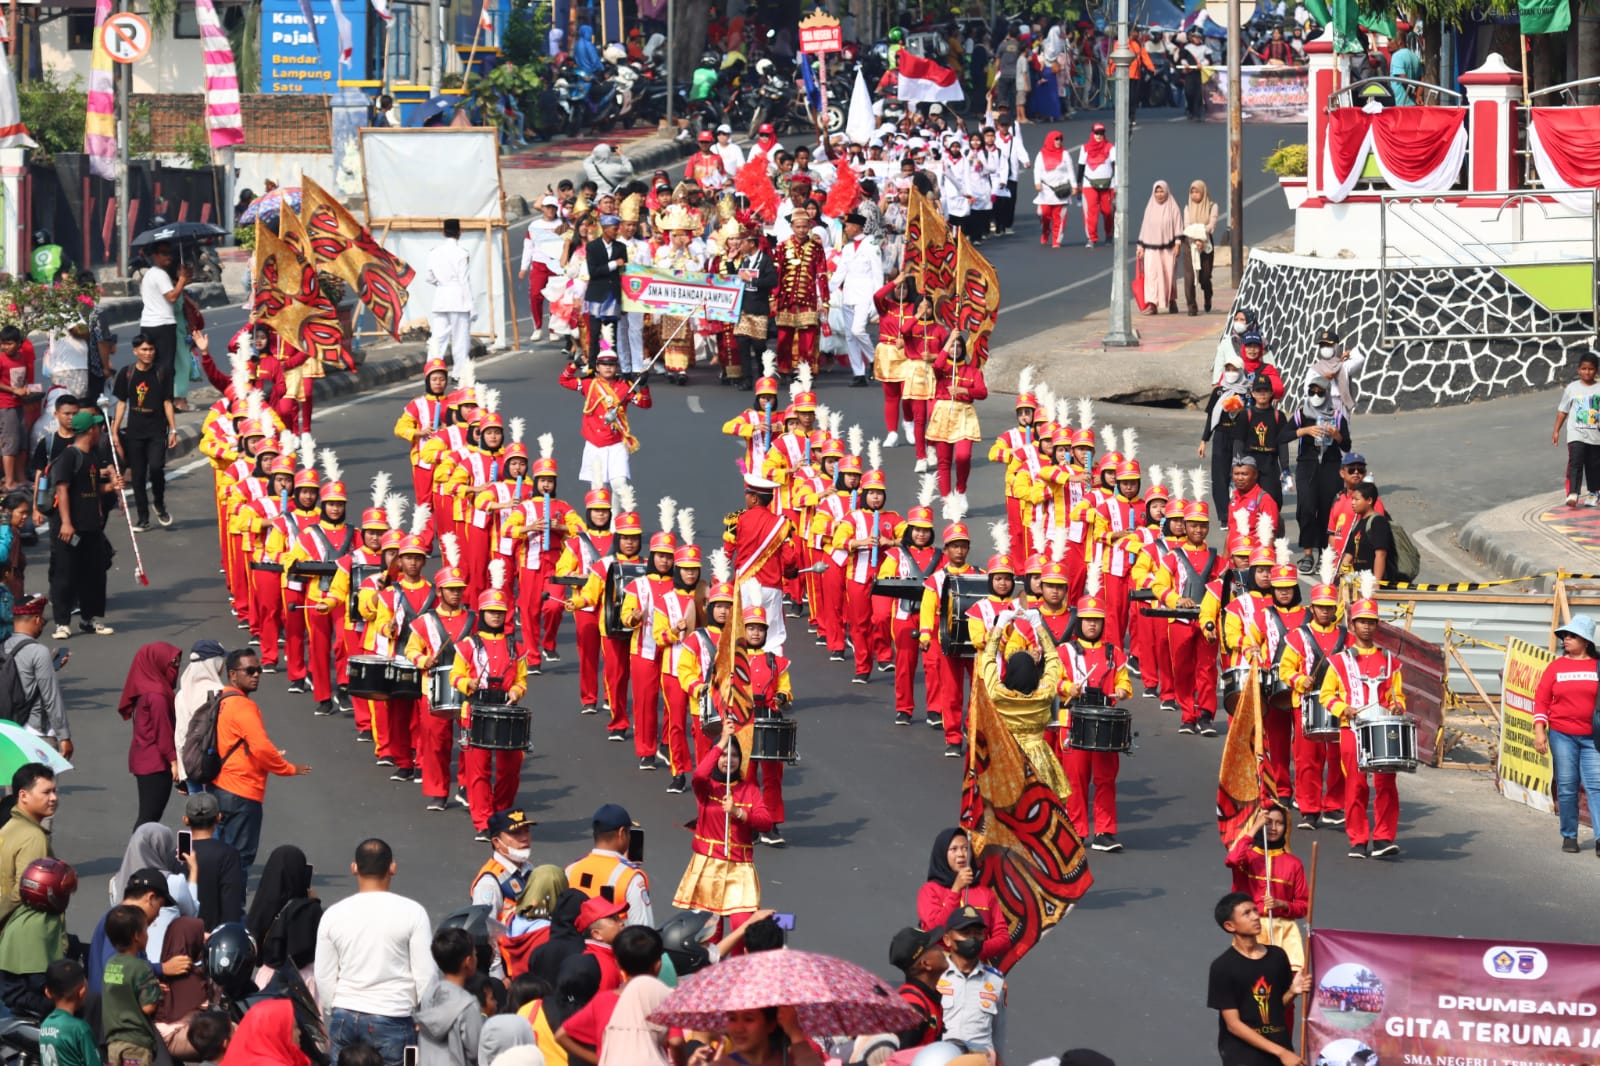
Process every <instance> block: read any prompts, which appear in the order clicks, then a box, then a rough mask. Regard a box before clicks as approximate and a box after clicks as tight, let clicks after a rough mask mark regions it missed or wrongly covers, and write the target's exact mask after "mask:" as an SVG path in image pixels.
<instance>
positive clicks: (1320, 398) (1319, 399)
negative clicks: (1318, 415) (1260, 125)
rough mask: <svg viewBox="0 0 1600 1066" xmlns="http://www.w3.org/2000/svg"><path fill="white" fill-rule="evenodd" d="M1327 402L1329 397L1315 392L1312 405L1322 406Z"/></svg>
mask: <svg viewBox="0 0 1600 1066" xmlns="http://www.w3.org/2000/svg"><path fill="white" fill-rule="evenodd" d="M1327 402H1328V397H1327V396H1325V395H1323V394H1322V393H1314V394H1312V396H1311V406H1312V407H1321V406H1322V405H1323V404H1325V403H1327Z"/></svg>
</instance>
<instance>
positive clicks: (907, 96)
mask: <svg viewBox="0 0 1600 1066" xmlns="http://www.w3.org/2000/svg"><path fill="white" fill-rule="evenodd" d="M895 73H897V74H898V75H899V76H900V77H899V81H900V84H899V87H898V89H897V90H896V94H897V95H898V96H899V97H900V99H901V100H904V101H905V102H906V103H908V104H922V103H932V102H935V101H937V102H939V103H944V102H946V101H953V100H959V99H961V98H962V97H963V96H964V95H966V94H965V93H963V92H962V91H961V82H960V81H958V80H957V78H956V72H955V71H953V70H951V69H950V68H949V67H941V66H940V65H939V64H937V63H935V62H934V61H933V60H931V59H923V58H922V57H921V56H915V55H912V54H911V51H910V49H907V48H902V49H900V52H899V55H898V57H897V58H896V60H895Z"/></svg>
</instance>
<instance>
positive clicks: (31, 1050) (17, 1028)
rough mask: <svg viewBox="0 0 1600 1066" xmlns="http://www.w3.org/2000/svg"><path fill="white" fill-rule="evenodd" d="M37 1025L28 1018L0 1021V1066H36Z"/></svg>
mask: <svg viewBox="0 0 1600 1066" xmlns="http://www.w3.org/2000/svg"><path fill="white" fill-rule="evenodd" d="M38 1064H39V1023H38V1022H37V1021H35V1020H33V1019H30V1018H15V1017H13V1018H4V1019H0V1066H38Z"/></svg>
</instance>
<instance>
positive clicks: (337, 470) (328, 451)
mask: <svg viewBox="0 0 1600 1066" xmlns="http://www.w3.org/2000/svg"><path fill="white" fill-rule="evenodd" d="M343 473H344V469H343V468H342V467H341V466H340V465H339V457H338V456H337V455H335V454H334V453H333V449H332V448H324V449H322V476H323V477H325V478H327V479H328V480H329V481H338V480H339V477H340V475H342V474H343Z"/></svg>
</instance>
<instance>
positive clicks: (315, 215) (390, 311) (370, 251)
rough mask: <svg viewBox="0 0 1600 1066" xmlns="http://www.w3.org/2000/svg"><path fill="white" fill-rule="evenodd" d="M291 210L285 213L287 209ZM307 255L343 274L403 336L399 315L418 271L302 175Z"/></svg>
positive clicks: (387, 326) (377, 314)
mask: <svg viewBox="0 0 1600 1066" xmlns="http://www.w3.org/2000/svg"><path fill="white" fill-rule="evenodd" d="M285 213H286V214H287V213H288V212H287V211H286V212H285ZM297 221H299V222H300V223H302V224H303V226H304V229H305V232H306V238H307V247H306V258H307V259H309V260H311V262H313V263H315V264H316V266H317V269H319V270H326V271H327V272H328V273H330V274H332V275H334V276H335V277H339V278H343V279H344V280H345V281H346V282H348V283H349V284H350V285H352V286H354V287H355V290H356V295H357V296H359V297H360V298H361V302H362V303H363V304H365V305H366V306H367V310H369V311H371V312H372V314H373V317H374V318H376V319H377V320H378V325H379V326H381V327H382V328H383V329H385V330H387V331H388V333H389V335H390V336H391V337H394V338H395V339H396V340H398V339H399V338H400V316H401V314H402V312H404V311H405V307H406V302H407V301H408V300H410V299H411V293H410V292H409V291H408V289H407V288H406V287H407V286H408V285H410V284H411V282H412V279H414V278H415V277H416V276H417V272H416V271H415V270H413V269H412V268H411V267H410V266H408V265H407V264H406V262H405V260H403V259H400V258H398V257H396V256H394V255H393V254H391V253H390V252H389V251H388V250H387V249H386V248H384V247H383V246H382V245H380V244H379V243H378V242H377V241H375V240H373V239H372V234H371V233H370V232H368V230H367V228H366V227H365V226H363V225H362V224H361V223H359V222H357V221H356V219H355V216H354V215H352V214H351V213H350V212H349V211H347V210H345V208H344V205H343V204H341V203H340V202H339V201H338V200H335V199H334V198H333V196H332V195H331V194H330V193H329V192H328V191H327V190H326V189H324V188H323V187H322V186H320V185H318V184H317V183H316V182H314V181H312V180H311V179H310V178H308V177H305V176H304V175H301V178H300V218H299V219H298V220H297Z"/></svg>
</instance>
